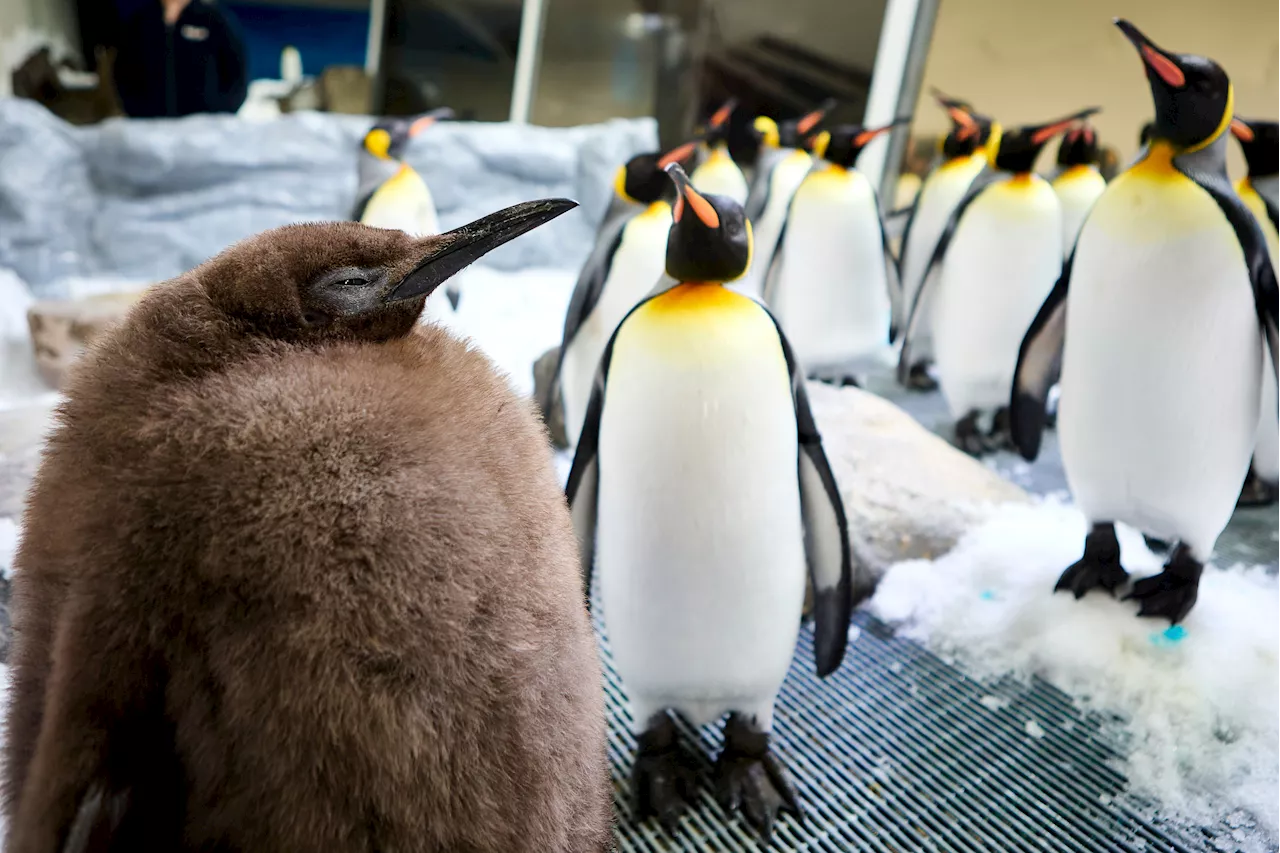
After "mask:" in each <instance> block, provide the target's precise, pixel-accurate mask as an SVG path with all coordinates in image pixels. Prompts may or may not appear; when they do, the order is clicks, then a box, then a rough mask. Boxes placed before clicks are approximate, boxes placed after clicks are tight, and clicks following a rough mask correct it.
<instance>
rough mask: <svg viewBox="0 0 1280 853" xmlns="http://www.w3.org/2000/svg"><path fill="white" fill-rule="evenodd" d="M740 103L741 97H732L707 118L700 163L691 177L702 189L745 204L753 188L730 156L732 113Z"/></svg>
mask: <svg viewBox="0 0 1280 853" xmlns="http://www.w3.org/2000/svg"><path fill="white" fill-rule="evenodd" d="M737 105H738V101H737V99H735V98H730V99H729V100H728V101H726V102H725V104H724V106H722V107H720V109H718V110H716V111H715V113H714V114H712V116H711V118H710V119H708V120H707V127H706V129H705V130H704V131H703V132H702V144H701V145H699V146H698V153H699V162H698V167H697V168H696V169H694V170H693V176H692V177H691V178H690V180H691V181H693V186H694V188H695V189H697V190H698V192H700V193H705V194H708V195H724V196H728V197H729V198H731V199H733V200H734V201H736V202H737V203H738V204H745V203H746V201H747V194H748V192H749V189H748V187H747V179H746V178H744V177H743V176H742V170H741V169H739V168H738V164H737V163H735V162H733V158H732V157H730V156H729V141H728V140H729V116H731V115H733V109H734V107H736V106H737Z"/></svg>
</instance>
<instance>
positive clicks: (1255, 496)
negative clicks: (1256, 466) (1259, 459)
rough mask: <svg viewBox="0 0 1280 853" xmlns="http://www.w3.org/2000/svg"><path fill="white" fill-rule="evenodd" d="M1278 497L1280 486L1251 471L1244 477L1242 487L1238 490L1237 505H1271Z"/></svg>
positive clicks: (1279, 495)
mask: <svg viewBox="0 0 1280 853" xmlns="http://www.w3.org/2000/svg"><path fill="white" fill-rule="evenodd" d="M1278 497H1280V488H1277V487H1276V486H1274V485H1272V484H1271V483H1268V482H1267V481H1266V480H1264V479H1262V478H1261V477H1259V476H1258V475H1257V474H1255V473H1254V472H1253V471H1250V472H1249V476H1248V477H1247V478H1245V481H1244V487H1243V488H1242V489H1241V490H1240V499H1239V500H1237V501H1236V506H1238V507H1250V506H1271V505H1272V504H1273V503H1275V502H1276V499H1277V498H1278Z"/></svg>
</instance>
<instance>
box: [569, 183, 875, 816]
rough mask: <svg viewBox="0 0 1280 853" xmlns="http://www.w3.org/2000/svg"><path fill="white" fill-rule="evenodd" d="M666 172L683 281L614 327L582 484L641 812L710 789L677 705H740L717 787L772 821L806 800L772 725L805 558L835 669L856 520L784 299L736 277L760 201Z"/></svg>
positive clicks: (671, 262)
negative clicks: (808, 390) (673, 187)
mask: <svg viewBox="0 0 1280 853" xmlns="http://www.w3.org/2000/svg"><path fill="white" fill-rule="evenodd" d="M668 172H669V173H670V174H671V175H672V178H673V180H675V182H676V183H677V185H678V188H679V196H678V198H677V201H676V204H675V212H674V216H673V220H674V222H673V225H672V226H671V235H670V237H669V239H668V241H667V253H666V271H667V275H668V276H669V277H670V278H671V279H673V283H672V285H671V286H670V287H668V288H665V289H660V290H659V291H658V292H656V293H655V294H654V295H652V296H650V297H649V298H648V299H646V300H645V301H643V302H641V303H640V304H639V305H637V306H636V307H635V308H634V309H633V310H632V311H631V312H630V313H629V314H628V315H627V317H626V319H624V320H623V321H622V323H621V324H620V325H619V326H618V329H617V331H616V332H615V333H614V336H613V339H612V340H611V341H610V342H609V346H608V347H607V348H606V350H605V354H604V357H603V358H602V360H601V363H600V370H599V372H598V373H597V375H596V384H595V387H594V388H593V389H592V393H591V403H590V405H589V406H588V408H587V418H586V422H585V424H584V425H583V429H582V436H581V438H580V439H579V441H578V448H577V453H576V454H575V456H574V460H573V468H572V470H571V471H570V474H569V481H568V485H567V487H566V492H567V495H568V498H569V502H570V506H571V510H572V514H573V518H574V528H575V530H576V531H577V533H578V537H579V543H580V546H581V549H582V559H583V571H584V576H585V578H586V584H587V590H588V592H589V591H590V589H591V572H592V565H593V560H592V558H593V556H594V558H595V559H594V566H595V570H596V571H597V572H598V574H599V576H600V579H599V593H600V598H599V601H600V603H601V604H602V606H603V616H604V622H605V626H606V630H607V632H608V636H609V644H610V648H611V649H612V650H613V655H614V662H615V663H616V665H617V668H618V672H619V674H620V675H621V676H622V681H623V684H624V686H625V688H626V692H627V695H628V697H629V699H630V702H631V709H632V719H633V720H634V721H635V722H634V726H635V732H636V736H637V741H638V751H637V756H636V762H635V768H634V770H633V772H632V778H631V785H632V796H633V798H634V802H635V810H634V814H636V815H638V816H641V817H643V816H647V815H650V814H657V815H658V817H659V819H660V820H661V821H662V822H663V823H664V824H665V825H666V826H667V827H668V828H674V826H675V823H676V821H677V819H678V817H679V814H680V812H681V810H682V808H683V805H684V803H683V800H684V798H685V797H688V796H691V795H692V791H693V790H694V787H693V786H692V784H691V778H690V777H691V774H692V770H693V768H694V767H695V766H696V765H695V763H694V762H693V760H692V759H691V758H690V756H688V755H687V754H686V753H685V752H684V751H683V747H681V745H680V744H679V741H678V739H677V736H676V728H675V725H674V723H673V721H672V719H671V716H670V714H671V712H677V713H680V714H682V715H683V716H684V717H685V718H686V719H688V720H689V721H690V722H691V723H694V724H695V725H701V724H705V723H710V722H713V721H715V720H718V719H719V718H720V717H722V716H723V715H725V714H728V715H729V718H728V722H727V723H726V724H725V727H724V750H723V751H722V752H721V753H720V755H719V757H718V758H717V759H716V763H715V771H714V773H715V791H716V795H717V798H718V799H719V801H720V802H721V804H722V805H723V806H724V807H725V808H726V809H727V810H737V809H739V808H741V809H742V810H744V811H745V812H746V816H747V818H748V820H750V821H751V822H752V823H753V824H755V825H756V826H757V827H758V828H760V829H761V830H762V831H763V832H764V833H765V834H766V835H767V834H768V832H769V828H770V827H771V825H772V824H773V821H774V819H775V818H776V816H777V814H778V813H779V811H780V810H783V809H786V810H790V811H792V812H796V813H798V812H799V803H798V802H797V799H796V795H795V791H794V789H793V788H792V786H791V784H790V782H789V781H788V780H787V778H786V775H785V774H784V772H783V770H782V768H781V766H780V765H779V764H778V763H777V761H776V760H775V759H774V758H773V757H772V756H771V754H770V752H769V733H770V730H771V727H772V724H773V706H774V701H775V699H776V697H777V695H778V690H779V688H780V687H781V686H782V681H783V679H784V678H785V676H786V673H787V668H788V666H789V664H790V662H791V658H792V655H793V653H794V651H795V644H796V636H797V632H798V630H799V627H800V614H801V611H802V609H803V607H804V598H805V575H806V568H807V571H808V574H809V577H810V578H811V579H812V583H813V588H814V590H815V605H814V614H815V619H816V635H815V648H816V666H817V671H818V674H819V675H820V676H826V675H828V674H830V673H832V672H834V671H835V670H836V668H837V667H839V666H840V663H841V661H842V660H843V658H844V652H845V646H846V643H847V642H848V634H849V619H850V617H851V615H852V610H853V607H854V605H855V603H856V595H855V584H854V579H853V576H852V573H853V565H852V561H851V556H850V551H849V531H848V527H847V524H846V521H845V513H844V508H843V504H842V503H841V499H840V493H839V491H838V489H837V488H836V483H835V479H834V477H833V476H832V473H831V467H830V465H829V464H828V462H827V457H826V454H825V452H824V451H823V448H822V439H821V436H820V435H819V433H818V430H817V426H816V424H815V422H814V419H813V414H812V413H811V411H810V409H809V403H808V399H807V397H806V394H805V385H804V375H803V372H802V370H801V368H800V363H799V361H798V360H797V359H796V358H795V356H794V354H793V353H792V351H791V347H790V346H789V345H788V343H787V339H786V337H785V335H783V333H782V331H781V329H780V327H779V326H778V325H777V324H776V323H775V321H774V320H773V318H772V317H771V316H770V314H769V311H768V309H767V308H765V307H764V305H763V304H761V303H759V302H757V301H755V300H753V299H751V298H749V297H747V296H744V295H742V294H741V293H737V292H735V291H733V290H730V289H728V288H726V287H725V286H724V282H727V281H732V280H733V279H736V278H738V277H739V276H741V275H742V273H743V272H745V271H746V269H747V264H748V262H749V261H750V259H751V226H750V224H749V223H748V222H747V220H746V218H745V216H744V215H743V211H742V207H741V206H740V205H739V204H737V203H736V202H735V201H733V200H732V199H730V198H727V197H725V196H715V195H707V196H704V195H702V194H701V193H700V192H698V191H697V190H696V189H694V188H693V187H692V186H691V185H690V182H689V180H688V179H687V178H686V177H685V175H684V173H683V171H682V170H681V169H680V167H679V166H675V165H673V166H669V167H668ZM866 591H867V590H866V588H865V585H864V584H859V585H858V588H857V593H859V594H862V593H865V592H866Z"/></svg>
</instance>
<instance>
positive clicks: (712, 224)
mask: <svg viewBox="0 0 1280 853" xmlns="http://www.w3.org/2000/svg"><path fill="white" fill-rule="evenodd" d="M684 197H685V198H687V199H688V200H689V207H690V208H692V209H693V214H694V216H696V217H698V220H699V221H700V222H702V224H703V225H705V226H707V227H708V228H719V227H720V214H718V213H716V209H715V208H714V207H712V206H711V202H709V201H707V200H706V199H705V198H703V197H702V196H700V195H698V191H697V190H695V189H694V188H693V187H685V188H684Z"/></svg>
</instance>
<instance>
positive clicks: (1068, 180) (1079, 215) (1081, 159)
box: [1053, 122, 1107, 258]
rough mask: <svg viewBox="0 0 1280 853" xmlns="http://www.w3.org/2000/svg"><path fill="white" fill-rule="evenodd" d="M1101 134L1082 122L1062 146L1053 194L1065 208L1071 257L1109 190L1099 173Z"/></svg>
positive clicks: (1065, 251) (1066, 250) (1065, 242)
mask: <svg viewBox="0 0 1280 853" xmlns="http://www.w3.org/2000/svg"><path fill="white" fill-rule="evenodd" d="M1098 163H1099V153H1098V134H1097V132H1096V131H1095V130H1094V129H1093V126H1092V125H1090V124H1089V123H1088V122H1081V123H1080V125H1079V126H1078V127H1073V128H1071V129H1070V130H1068V131H1067V132H1066V134H1064V135H1063V137H1062V141H1061V142H1060V143H1059V144H1058V162H1057V164H1056V174H1055V175H1054V177H1053V191H1054V192H1055V193H1057V195H1058V203H1059V204H1061V205H1062V255H1063V257H1064V258H1065V257H1066V256H1067V255H1070V254H1071V250H1072V249H1073V248H1075V245H1076V235H1077V234H1079V233H1080V226H1081V225H1083V224H1084V218H1085V216H1086V215H1087V214H1088V213H1089V208H1091V207H1093V203H1094V202H1095V201H1097V200H1098V196H1100V195H1102V191H1103V190H1105V189H1106V188H1107V182H1106V180H1104V179H1103V177H1102V172H1101V171H1099V169H1098Z"/></svg>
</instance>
